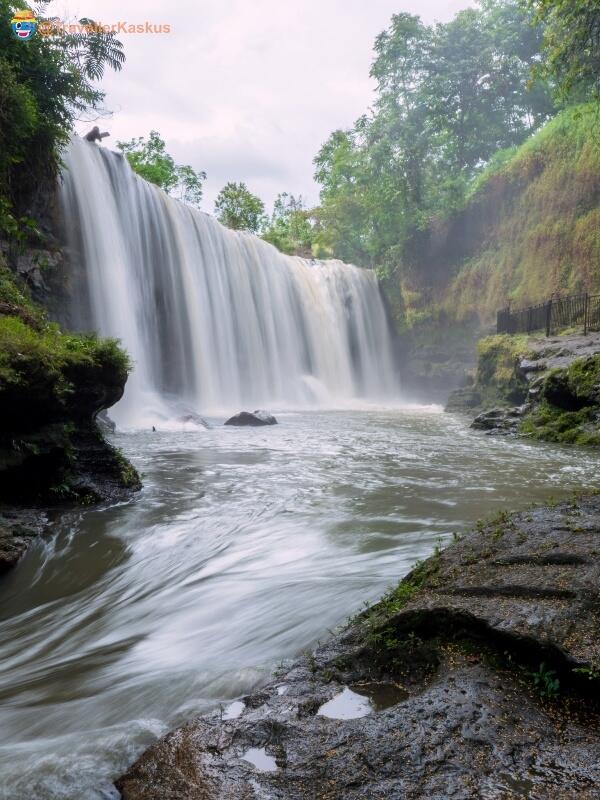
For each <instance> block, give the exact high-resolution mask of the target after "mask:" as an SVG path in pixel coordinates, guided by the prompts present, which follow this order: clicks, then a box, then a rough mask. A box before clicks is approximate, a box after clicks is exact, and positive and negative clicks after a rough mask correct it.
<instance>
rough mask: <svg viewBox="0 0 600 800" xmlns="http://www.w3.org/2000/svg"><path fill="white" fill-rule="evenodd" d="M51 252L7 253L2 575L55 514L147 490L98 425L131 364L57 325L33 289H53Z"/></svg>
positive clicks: (0, 370)
mask: <svg viewBox="0 0 600 800" xmlns="http://www.w3.org/2000/svg"><path fill="white" fill-rule="evenodd" d="M0 244H1V243H0ZM42 252H45V251H42V250H40V249H37V250H35V249H32V248H29V249H27V248H25V249H23V250H21V251H19V253H18V255H17V256H15V257H14V258H11V256H10V250H9V249H7V248H2V247H0V571H3V570H6V569H8V568H9V567H10V566H12V565H13V564H14V563H16V561H17V560H18V558H19V557H20V556H21V555H22V554H23V552H24V551H25V550H26V548H27V546H28V544H29V542H31V541H32V539H33V538H35V537H36V536H38V535H39V534H40V532H41V531H42V530H43V529H44V528H45V527H46V525H47V515H46V513H45V509H47V508H58V507H60V506H64V505H65V504H71V503H84V504H90V503H93V502H97V501H100V500H118V499H122V498H124V497H127V496H129V494H130V493H131V492H133V491H135V490H137V489H139V488H140V486H141V484H140V478H139V475H138V474H137V472H136V470H135V469H134V467H133V466H132V465H131V464H130V463H129V462H128V461H127V460H126V459H125V458H124V457H123V455H122V454H121V453H120V452H119V451H118V450H117V449H116V448H115V447H113V446H112V445H110V444H109V443H108V442H107V441H106V440H105V439H104V437H103V435H102V433H101V432H100V429H99V428H98V425H97V423H96V418H97V416H98V414H99V413H100V412H102V411H103V410H104V409H107V408H110V407H111V406H112V405H114V404H115V403H116V402H117V401H118V400H120V398H121V397H122V396H123V391H124V388H125V383H126V381H127V377H128V374H129V371H130V369H131V365H130V362H129V358H128V356H127V355H126V353H125V352H124V351H123V350H122V349H121V348H120V346H119V343H118V342H116V341H114V340H110V339H100V338H99V337H97V336H95V335H93V334H79V333H67V332H64V331H62V330H61V329H60V328H59V326H58V325H57V324H56V323H53V322H50V321H49V320H48V316H47V312H46V311H45V309H44V308H43V307H42V306H41V305H40V304H39V303H38V302H36V300H34V296H35V292H33V291H32V286H33V288H35V285H36V284H35V281H34V282H33V283H32V281H33V278H32V274H33V275H37V279H38V283H39V285H40V286H42V284H43V280H42V277H41V274H42V273H41V272H40V270H42V267H41V266H40V265H41V264H42V259H41V256H40V253H42ZM52 252H54V251H48V254H49V256H48V257H50V255H51V253H52ZM24 265H25V266H24ZM27 265H29V266H31V269H29V270H28V269H26V268H25V267H26V266H27ZM38 288H39V287H38ZM6 506H8V507H6Z"/></svg>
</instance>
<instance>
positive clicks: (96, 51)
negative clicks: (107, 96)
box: [0, 0, 125, 233]
mask: <svg viewBox="0 0 600 800" xmlns="http://www.w3.org/2000/svg"><path fill="white" fill-rule="evenodd" d="M47 5H48V3H47V0H43V1H42V2H41V3H38V10H37V17H38V20H40V21H43V16H42V15H43V12H44V9H45V7H46V6H47ZM25 8H26V5H25V4H23V3H21V2H8V1H7V0H0V19H2V20H3V24H1V25H0V230H1V231H3V232H4V233H14V232H15V231H16V230H17V228H18V226H17V223H16V219H15V215H18V214H21V213H23V211H24V210H25V209H26V206H27V204H28V203H29V201H30V198H31V196H32V194H33V192H34V191H35V189H36V188H37V187H38V186H39V185H40V183H41V182H43V180H44V179H53V178H54V177H55V175H56V173H57V170H58V165H59V160H60V149H61V147H62V146H63V145H64V144H65V142H66V141H67V139H68V136H69V133H70V131H71V130H72V127H73V122H74V121H75V119H77V118H80V117H81V116H82V115H84V114H88V113H89V112H90V111H91V112H92V113H100V109H101V106H102V101H103V98H104V94H103V93H102V92H101V91H100V90H99V89H98V88H97V85H96V81H98V80H99V79H101V78H102V76H103V74H104V71H105V69H106V67H109V68H111V69H114V70H120V69H121V67H122V65H123V62H124V60H125V56H124V53H123V48H122V45H121V43H120V42H119V41H118V40H117V39H116V37H115V34H114V33H106V32H104V31H102V30H101V29H97V28H94V27H93V26H92V27H90V29H89V30H88V31H87V32H85V33H65V32H64V31H62V30H60V31H58V30H57V31H56V32H55V33H53V34H52V35H44V36H42V35H40V34H39V33H38V34H37V35H35V36H33V37H32V38H31V39H30V40H27V41H26V42H24V41H19V40H18V39H17V38H16V37H15V36H14V34H13V32H12V30H11V27H10V20H11V17H12V15H13V12H14V11H15V10H19V9H25ZM90 22H91V21H90V20H81V23H82V24H84V23H87V24H88V25H89V23H90Z"/></svg>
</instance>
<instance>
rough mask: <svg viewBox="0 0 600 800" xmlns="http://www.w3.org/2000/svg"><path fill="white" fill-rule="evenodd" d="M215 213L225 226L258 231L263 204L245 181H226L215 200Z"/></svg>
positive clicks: (261, 223)
mask: <svg viewBox="0 0 600 800" xmlns="http://www.w3.org/2000/svg"><path fill="white" fill-rule="evenodd" d="M215 214H216V215H217V219H218V220H219V222H221V223H222V224H223V225H225V227H227V228H232V229H233V230H236V231H250V232H251V233H258V232H259V230H260V229H261V227H262V225H263V223H264V214H265V204H264V203H263V201H262V200H261V199H260V197H257V196H256V195H255V194H252V192H251V191H249V189H248V187H247V186H246V184H245V183H234V182H230V183H227V184H226V185H225V186H224V187H223V188H222V189H221V191H220V192H219V194H218V196H217V199H216V200H215Z"/></svg>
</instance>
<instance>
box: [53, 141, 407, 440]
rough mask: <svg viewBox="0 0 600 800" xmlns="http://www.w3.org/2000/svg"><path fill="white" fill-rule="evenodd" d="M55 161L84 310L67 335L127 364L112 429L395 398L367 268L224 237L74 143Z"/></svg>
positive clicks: (119, 166)
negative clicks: (118, 348) (114, 353)
mask: <svg viewBox="0 0 600 800" xmlns="http://www.w3.org/2000/svg"><path fill="white" fill-rule="evenodd" d="M63 161H64V169H63V175H62V180H61V188H60V196H61V205H62V210H63V214H64V220H65V228H66V229H67V231H68V234H69V238H70V244H71V246H72V249H73V250H74V251H75V252H77V253H78V256H79V257H80V259H81V260H82V262H83V267H84V273H85V286H86V289H85V293H86V297H85V298H83V297H80V298H78V302H79V303H80V307H81V308H86V309H89V315H87V316H86V319H85V321H83V322H82V325H81V327H84V328H87V329H94V330H97V331H99V332H100V333H101V334H103V335H105V336H114V337H117V338H119V339H120V340H121V341H122V343H123V345H124V346H125V347H126V349H127V350H128V351H129V353H130V355H131V357H132V359H133V361H134V364H135V368H134V372H133V375H132V376H131V378H130V379H129V382H128V385H127V389H126V392H125V396H124V398H123V400H121V402H120V403H119V404H118V405H117V406H116V407H115V409H114V410H113V411H111V415H112V416H114V417H115V419H116V420H117V421H118V422H119V423H120V424H123V425H131V426H135V425H140V424H147V421H148V420H149V419H151V418H152V417H153V415H154V416H156V417H157V418H159V419H160V418H165V417H173V416H174V415H176V414H177V412H178V411H181V410H182V409H186V408H187V409H190V410H193V411H196V412H207V413H211V412H213V413H219V412H227V411H238V410H240V409H242V408H246V409H250V410H252V409H253V408H258V407H268V408H281V407H301V406H307V405H312V404H318V405H325V406H335V405H337V404H347V403H349V402H352V401H356V400H358V399H361V398H362V399H371V400H384V399H386V398H387V399H390V398H392V397H394V396H395V395H396V394H397V390H398V387H397V378H396V370H395V366H394V363H393V357H392V345H391V337H390V331H389V326H388V321H387V318H386V314H385V309H384V306H383V303H382V300H381V296H380V294H379V287H378V285H377V281H376V278H375V276H374V275H373V274H372V273H371V272H369V271H366V270H363V269H359V268H357V267H354V266H349V265H347V264H343V263H342V262H340V261H333V260H330V261H315V260H307V259H302V258H298V257H292V256H287V255H283V254H282V253H280V252H279V251H278V250H277V249H276V248H274V247H272V246H271V245H270V244H267V243H266V242H263V241H262V240H261V239H259V238H258V237H256V236H253V235H251V234H247V233H239V232H235V231H230V230H228V229H226V228H224V227H223V226H222V225H221V224H220V223H219V222H217V221H216V220H215V219H214V218H212V217H211V216H210V215H208V214H205V213H203V212H200V211H198V210H196V209H194V208H191V207H189V206H187V205H185V204H183V203H181V202H179V201H177V200H174V199H172V198H170V197H169V196H168V195H166V194H165V193H164V192H163V191H161V190H160V189H158V188H157V187H156V186H153V185H152V184H149V183H147V182H146V181H144V180H142V179H141V178H139V177H138V176H137V175H135V173H134V172H133V171H132V170H131V168H130V167H129V164H128V163H127V160H126V159H125V158H124V157H123V156H121V155H119V154H117V153H114V152H111V151H110V150H107V149H105V148H103V147H99V146H97V145H95V144H91V143H89V142H86V141H84V140H82V139H79V138H75V137H74V138H73V139H72V141H71V143H70V145H69V147H68V149H67V151H66V153H65V155H64V157H63Z"/></svg>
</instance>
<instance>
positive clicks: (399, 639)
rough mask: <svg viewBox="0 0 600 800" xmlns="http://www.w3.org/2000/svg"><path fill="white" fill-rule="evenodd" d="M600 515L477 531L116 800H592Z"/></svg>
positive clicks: (599, 758) (196, 732) (520, 520)
mask: <svg viewBox="0 0 600 800" xmlns="http://www.w3.org/2000/svg"><path fill="white" fill-rule="evenodd" d="M599 513H600V497H596V496H591V497H586V498H583V499H580V500H578V501H574V502H572V503H564V504H562V505H558V506H556V507H552V508H539V509H535V510H531V511H527V512H524V513H519V514H516V515H512V516H510V515H499V516H498V517H497V518H496V519H494V520H492V521H490V522H489V523H488V524H485V525H484V524H482V525H480V526H479V527H478V529H477V530H476V531H474V532H472V533H470V534H469V535H467V536H466V537H464V538H463V539H461V540H459V541H456V542H455V543H453V544H452V545H451V546H449V547H448V548H447V549H445V550H443V551H441V552H438V553H436V554H435V555H434V556H433V557H432V558H430V559H429V560H428V561H426V562H424V563H423V564H420V565H418V566H417V567H416V568H415V569H414V570H413V571H412V572H411V573H410V574H409V575H408V576H407V577H406V578H405V579H404V580H403V581H402V582H401V583H400V584H399V585H398V586H397V587H396V588H395V589H394V590H393V591H391V592H390V593H388V595H386V596H385V597H384V598H383V599H382V600H381V601H380V602H379V603H378V604H377V605H375V606H373V607H372V608H370V609H368V610H367V611H365V612H363V613H362V614H360V615H359V616H358V617H357V618H356V619H354V620H353V621H352V622H351V623H350V624H349V625H348V626H347V627H346V628H345V629H344V630H343V631H342V632H341V633H340V634H338V635H337V636H335V637H334V638H332V639H331V640H330V641H329V642H327V644H325V645H324V646H322V647H319V648H318V649H317V650H316V652H314V653H313V654H311V655H309V656H307V657H304V658H302V659H300V660H299V661H297V662H296V663H294V664H293V665H292V666H291V668H290V669H289V670H288V671H287V672H285V673H282V674H280V675H278V676H277V677H276V678H275V679H274V680H273V681H272V682H271V683H269V685H267V686H265V687H264V688H263V689H262V690H260V691H258V692H256V693H254V694H252V695H250V696H248V697H245V698H243V706H242V704H241V703H238V704H235V705H233V706H232V707H231V708H230V709H229V710H228V711H227V712H226V713H219V712H215V713H214V714H213V715H211V716H207V717H200V718H197V719H195V720H193V721H192V722H190V723H189V724H187V725H186V726H184V727H182V728H179V729H177V730H175V731H174V732H172V733H170V734H169V735H168V736H166V737H165V738H164V739H162V740H160V741H159V742H157V743H156V744H155V745H154V746H153V747H151V748H150V749H149V750H148V751H146V752H145V753H144V754H143V755H142V756H141V758H140V759H139V760H138V761H137V762H136V763H135V764H134V765H133V766H132V767H131V769H130V770H129V772H127V774H126V775H124V776H123V777H122V778H120V779H119V780H118V781H117V784H116V785H117V787H118V789H119V790H120V792H121V794H122V797H123V798H124V799H125V800H183V799H184V798H185V800H213V799H214V800H216V799H217V798H219V800H225V799H226V798H227V800H237V799H238V798H239V799H240V800H246V799H248V800H250V799H251V798H261V799H262V800H283V798H285V799H286V800H301V799H302V800H304V799H305V798H315V799H316V798H319V799H320V800H334V799H335V800H342V798H344V800H355V799H356V800H358V798H360V800H378V799H379V798H381V799H382V800H383V799H384V798H385V800H392V799H397V800H400V798H402V799H403V800H404V799H406V800H408V799H409V798H410V799H411V800H417V799H418V800H446V798H461V799H463V798H464V799H466V798H473V797H481V798H486V800H501V799H502V800H505V799H507V798H525V797H528V798H532V800H534V799H536V800H537V799H539V800H541V799H542V798H561V800H570V798H573V800H575V798H577V800H587V799H590V800H591V798H598V797H600V788H599V787H600V724H599V723H600V715H599V708H598V697H599V694H600V693H599V692H598V689H599V688H600V636H599V632H600V598H599V589H600V516H599ZM332 700H333V701H334V702H333V703H330V704H329V705H327V706H325V704H326V703H329V701H332ZM336 707H337V710H336ZM240 710H241V713H239V712H240ZM326 714H329V715H330V716H326ZM336 716H337V717H340V716H341V717H344V716H345V717H347V718H345V719H344V718H342V719H340V718H332V717H336Z"/></svg>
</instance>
